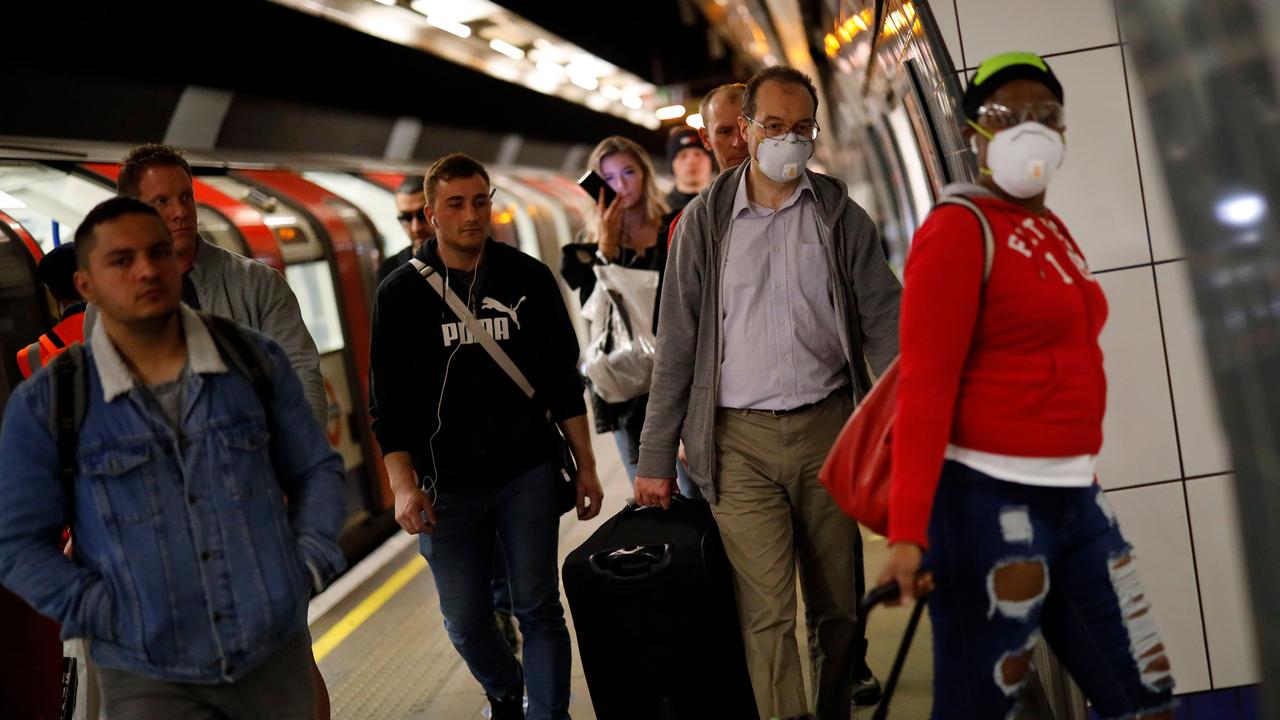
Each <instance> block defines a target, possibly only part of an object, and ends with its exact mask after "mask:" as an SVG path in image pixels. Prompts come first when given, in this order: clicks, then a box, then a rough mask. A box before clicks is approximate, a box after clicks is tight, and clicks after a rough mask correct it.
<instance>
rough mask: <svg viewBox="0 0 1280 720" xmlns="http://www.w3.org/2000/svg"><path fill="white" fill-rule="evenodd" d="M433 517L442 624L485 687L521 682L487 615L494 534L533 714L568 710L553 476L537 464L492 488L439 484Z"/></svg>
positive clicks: (558, 717) (505, 691) (517, 686)
mask: <svg viewBox="0 0 1280 720" xmlns="http://www.w3.org/2000/svg"><path fill="white" fill-rule="evenodd" d="M436 509H437V515H438V520H439V522H438V524H437V525H436V526H435V529H434V531H433V532H432V533H431V534H430V535H425V534H424V535H423V536H422V538H421V543H420V547H421V550H422V555H423V557H425V558H426V559H427V563H428V564H429V565H430V567H431V575H432V577H434V578H435V583H436V591H437V593H438V594H439V596H440V611H441V613H443V614H444V626H445V630H446V631H448V633H449V639H450V640H451V641H452V642H453V646H454V648H456V649H457V651H458V654H459V655H461V656H462V659H463V660H464V661H466V663H467V667H468V668H470V669H471V674H472V675H473V676H475V678H476V681H477V682H479V683H480V685H481V686H482V687H483V688H484V691H485V692H486V693H488V694H489V695H493V696H495V697H507V696H510V695H513V694H517V693H519V692H520V690H521V682H520V672H521V670H520V665H519V664H518V663H517V662H516V660H515V657H514V656H512V654H511V649H510V648H509V647H508V646H507V641H506V640H505V639H504V638H503V637H502V633H501V632H500V631H499V630H498V626H497V625H496V624H494V622H493V611H494V606H493V588H492V585H493V567H494V557H493V553H494V538H495V533H496V536H497V539H498V540H500V541H501V546H502V551H503V554H504V555H505V557H506V565H507V572H508V581H509V583H510V587H511V603H512V609H513V610H514V613H513V614H514V615H515V616H516V620H517V621H519V623H520V632H521V634H522V635H523V636H524V649H523V654H524V677H525V684H526V686H527V687H528V691H529V711H528V716H527V717H528V718H529V720H563V719H564V718H568V717H569V671H570V655H569V653H570V647H569V631H568V629H567V628H566V627H565V622H564V608H563V607H561V605H560V580H559V576H558V575H557V573H556V542H557V539H558V534H559V529H560V516H559V514H558V513H557V512H556V510H555V477H554V476H553V474H552V471H551V466H550V465H541V466H539V467H537V468H534V469H533V470H530V471H528V472H526V473H524V474H523V475H520V476H519V477H516V478H514V479H513V480H511V481H510V482H508V483H506V484H505V485H503V486H502V487H500V488H498V489H497V490H494V491H492V492H488V493H441V494H440V496H439V497H438V498H437V499H436Z"/></svg>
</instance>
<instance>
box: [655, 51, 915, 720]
mask: <svg viewBox="0 0 1280 720" xmlns="http://www.w3.org/2000/svg"><path fill="white" fill-rule="evenodd" d="M817 104H818V99H817V92H816V90H815V89H814V87H813V83H812V81H811V80H810V79H809V78H808V77H807V76H806V75H804V74H803V73H801V72H799V71H797V70H794V69H792V68H787V67H771V68H766V69H765V70H762V71H760V73H758V74H757V75H756V76H755V77H754V78H752V80H751V82H749V83H748V84H747V88H746V92H745V95H744V97H743V105H742V117H740V118H739V119H738V128H739V131H740V132H741V133H742V135H743V136H744V138H745V139H746V140H747V144H748V147H749V148H750V154H751V159H750V161H749V162H746V163H743V164H742V165H741V166H739V167H738V168H737V169H736V170H733V171H727V172H725V173H722V174H721V175H720V176H719V177H718V178H716V180H715V181H714V182H713V183H712V185H711V187H709V188H708V189H706V190H704V191H703V192H702V193H701V194H700V195H699V197H697V198H696V199H694V200H693V201H692V202H690V204H689V206H688V207H687V208H686V209H685V212H684V217H683V219H682V220H681V221H680V224H679V226H678V227H677V229H676V232H675V236H674V243H673V245H672V249H671V256H670V259H669V261H668V269H667V275H666V278H667V279H666V282H665V283H664V286H663V291H662V302H661V315H660V320H659V326H658V356H657V364H656V367H655V368H654V372H653V383H652V386H651V388H650V395H649V408H648V412H647V414H646V416H645V423H644V431H643V433H642V436H641V444H640V462H639V474H638V477H637V478H636V500H637V501H638V502H639V504H641V505H661V506H662V507H667V506H669V504H670V496H671V492H672V486H673V480H672V478H671V474H672V473H671V468H672V467H673V466H674V460H675V455H676V451H677V446H678V444H679V441H680V440H681V439H683V440H684V445H685V452H686V455H687V458H688V467H689V472H690V474H691V476H692V478H693V480H694V482H695V483H697V485H698V487H699V489H700V490H701V491H702V494H703V495H704V496H705V497H706V498H707V500H708V501H709V502H710V503H711V507H712V511H713V512H714V514H715V518H716V523H717V524H718V525H719V527H720V533H721V536H722V537H723V539H724V544H725V549H726V551H727V553H728V556H729V561H730V563H731V564H732V565H733V570H734V582H735V589H736V592H737V600H738V613H739V616H740V619H741V621H742V631H743V638H744V641H745V646H746V652H747V666H748V669H749V671H750V675H751V683H752V688H753V690H754V693H755V696H756V705H757V707H758V709H759V711H760V717H761V718H762V719H763V720H768V718H772V717H779V718H793V717H807V716H808V713H810V712H811V707H810V706H811V705H812V706H813V708H812V709H813V710H814V711H816V713H817V716H818V717H819V718H846V719H847V718H848V717H849V705H850V702H851V699H856V700H858V701H859V702H874V701H876V700H878V698H879V694H880V693H879V685H878V683H877V682H876V680H875V678H874V677H872V676H871V673H870V670H869V669H867V667H866V663H865V655H866V641H865V639H863V637H862V636H860V635H859V634H858V624H857V622H856V618H855V612H856V603H857V595H858V594H859V592H860V590H861V586H862V578H861V544H860V540H859V536H858V530H857V527H856V525H855V524H854V523H853V521H852V520H850V519H848V518H846V517H845V516H844V515H843V514H841V512H840V510H839V509H838V508H837V507H836V505H835V502H834V501H833V500H832V499H831V496H830V495H828V494H827V492H826V490H825V489H824V488H823V487H822V484H821V483H820V482H819V480H818V471H819V469H821V467H822V464H823V461H824V460H825V458H826V455H827V452H828V451H829V450H830V448H831V444H832V443H833V442H834V440H835V438H836V435H837V434H838V433H839V431H840V428H841V427H842V426H843V425H844V421H845V420H846V419H847V418H848V416H849V414H850V413H851V412H852V410H853V407H854V404H855V401H856V398H858V397H861V396H862V395H864V394H865V393H866V392H867V390H868V389H869V388H870V384H871V381H870V378H869V373H868V370H867V365H868V364H869V365H870V366H871V369H872V370H873V371H875V372H876V373H877V374H878V373H880V372H881V371H883V370H884V368H885V367H886V366H888V364H889V362H890V361H891V360H892V359H893V357H894V356H895V355H897V352H898V298H899V294H900V292H901V286H900V284H899V283H898V280H897V278H896V277H895V276H894V275H893V273H892V271H891V270H890V269H889V267H888V263H887V262H886V260H885V257H884V253H883V251H882V250H881V246H880V242H879V240H878V237H877V233H876V229H875V225H874V224H873V223H872V222H871V219H870V218H869V217H868V216H867V213H866V212H865V211H864V210H863V209H862V208H860V207H858V206H857V205H856V204H855V203H854V202H853V201H851V200H850V199H849V197H848V189H847V188H846V187H845V185H844V183H842V182H840V181H839V180H837V179H835V178H831V177H828V176H825V175H821V174H818V173H815V172H812V171H809V170H806V169H805V164H806V163H807V162H808V159H809V158H810V157H811V156H812V153H813V143H814V141H815V140H816V139H817V135H818V126H817V122H816V111H817ZM797 563H798V566H799V570H800V579H801V582H802V583H803V585H804V590H805V602H806V606H807V610H808V612H807V615H806V620H807V623H808V628H809V639H810V646H811V652H810V659H811V662H812V671H813V672H812V675H813V678H814V682H813V687H814V693H813V696H812V697H810V698H806V697H805V693H804V680H803V676H802V671H801V665H800V657H801V655H800V652H799V648H798V644H797V642H796V637H795V623H796V596H795V593H796V588H795V577H796V569H797Z"/></svg>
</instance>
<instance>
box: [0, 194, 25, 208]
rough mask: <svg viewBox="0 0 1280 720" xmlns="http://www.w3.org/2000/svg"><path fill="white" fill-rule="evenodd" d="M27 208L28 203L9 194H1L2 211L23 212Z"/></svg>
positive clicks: (0, 204)
mask: <svg viewBox="0 0 1280 720" xmlns="http://www.w3.org/2000/svg"><path fill="white" fill-rule="evenodd" d="M26 206H27V204H26V203H24V202H22V201H21V200H19V199H18V198H16V197H14V196H12V195H10V194H9V193H6V192H0V210H21V209H23V208H25V207H26Z"/></svg>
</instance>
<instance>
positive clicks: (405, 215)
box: [396, 206, 427, 225]
mask: <svg viewBox="0 0 1280 720" xmlns="http://www.w3.org/2000/svg"><path fill="white" fill-rule="evenodd" d="M396 219H397V220H399V221H400V222H401V223H403V224H405V225H410V224H412V223H413V221H414V220H417V221H418V222H420V223H423V224H424V225H425V224H426V222H427V208H426V207H425V206H423V207H420V208H418V209H417V210H415V211H413V212H402V213H400V214H399V215H397V216H396Z"/></svg>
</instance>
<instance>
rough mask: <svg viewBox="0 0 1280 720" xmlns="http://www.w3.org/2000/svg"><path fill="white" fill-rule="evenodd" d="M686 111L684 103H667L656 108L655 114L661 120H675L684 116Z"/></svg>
mask: <svg viewBox="0 0 1280 720" xmlns="http://www.w3.org/2000/svg"><path fill="white" fill-rule="evenodd" d="M686 112H687V111H686V110H685V109H684V106H683V105H667V106H666V107H660V108H658V109H657V110H654V111H653V114H654V116H655V117H657V118H658V119H659V120H675V119H676V118H682V117H684V114H685V113H686Z"/></svg>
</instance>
